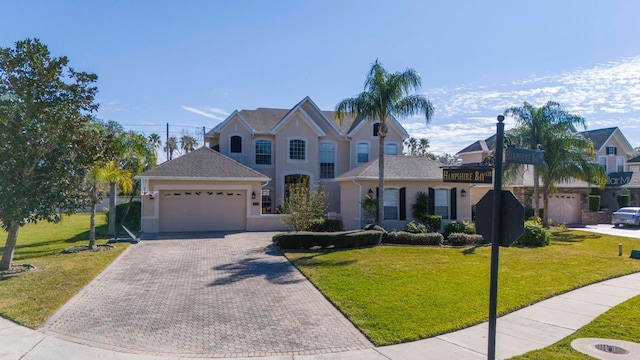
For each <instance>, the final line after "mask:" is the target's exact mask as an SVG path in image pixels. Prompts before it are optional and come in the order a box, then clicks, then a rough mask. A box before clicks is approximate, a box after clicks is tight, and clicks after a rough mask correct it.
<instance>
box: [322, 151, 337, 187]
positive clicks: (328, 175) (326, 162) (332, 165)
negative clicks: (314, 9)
mask: <svg viewBox="0 0 640 360" xmlns="http://www.w3.org/2000/svg"><path fill="white" fill-rule="evenodd" d="M335 159H336V145H335V144H333V143H321V144H320V178H321V179H333V178H334V177H336V160H335Z"/></svg>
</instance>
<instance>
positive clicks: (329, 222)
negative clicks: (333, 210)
mask: <svg viewBox="0 0 640 360" xmlns="http://www.w3.org/2000/svg"><path fill="white" fill-rule="evenodd" d="M342 230H344V229H343V224H342V220H338V219H317V220H316V221H314V222H313V224H312V225H311V229H309V231H311V232H336V231H342Z"/></svg>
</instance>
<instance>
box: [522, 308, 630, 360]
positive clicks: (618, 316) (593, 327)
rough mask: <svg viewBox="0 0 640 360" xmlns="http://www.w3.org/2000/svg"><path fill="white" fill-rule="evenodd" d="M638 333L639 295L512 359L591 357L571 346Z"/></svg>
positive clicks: (565, 359)
mask: <svg viewBox="0 0 640 360" xmlns="http://www.w3.org/2000/svg"><path fill="white" fill-rule="evenodd" d="M639 336H640V296H636V297H634V298H632V299H630V300H627V301H625V302H624V303H622V304H620V305H618V306H616V307H614V308H612V309H610V310H609V311H607V312H606V313H604V314H602V315H600V316H599V317H597V318H596V319H595V320H593V321H592V322H591V323H589V324H588V325H586V326H584V327H582V328H581V329H580V330H578V331H577V332H576V333H574V334H573V335H571V336H568V337H566V338H564V339H562V340H560V341H559V342H557V343H555V344H553V345H551V346H548V347H546V348H544V349H540V350H536V351H531V352H528V353H526V354H524V355H520V356H516V357H514V358H512V360H515V359H517V360H546V359H560V360H568V359H576V360H577V359H592V357H589V356H587V355H584V354H582V353H581V352H579V351H576V350H574V349H573V348H572V347H571V341H573V340H575V339H578V338H605V339H617V340H625V341H632V342H638V337H639Z"/></svg>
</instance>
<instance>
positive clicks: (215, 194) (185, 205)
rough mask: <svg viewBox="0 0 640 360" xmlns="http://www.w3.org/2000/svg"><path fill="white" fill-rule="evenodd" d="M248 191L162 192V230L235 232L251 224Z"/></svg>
mask: <svg viewBox="0 0 640 360" xmlns="http://www.w3.org/2000/svg"><path fill="white" fill-rule="evenodd" d="M246 195H247V194H246V191H244V190H242V191H238V190H233V191H230V190H225V191H220V190H208V191H207V190H176V191H160V231H161V232H175V231H232V230H245V229H246V227H247V225H246V221H247V215H246V214H247V212H246V210H247V196H246Z"/></svg>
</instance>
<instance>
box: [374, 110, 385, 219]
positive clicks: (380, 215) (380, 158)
mask: <svg viewBox="0 0 640 360" xmlns="http://www.w3.org/2000/svg"><path fill="white" fill-rule="evenodd" d="M386 135H387V126H386V124H385V122H384V121H383V120H381V121H380V127H379V128H378V138H379V141H380V144H379V148H378V216H377V219H376V223H377V224H378V225H380V226H382V221H383V220H384V138H385V136H386Z"/></svg>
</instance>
